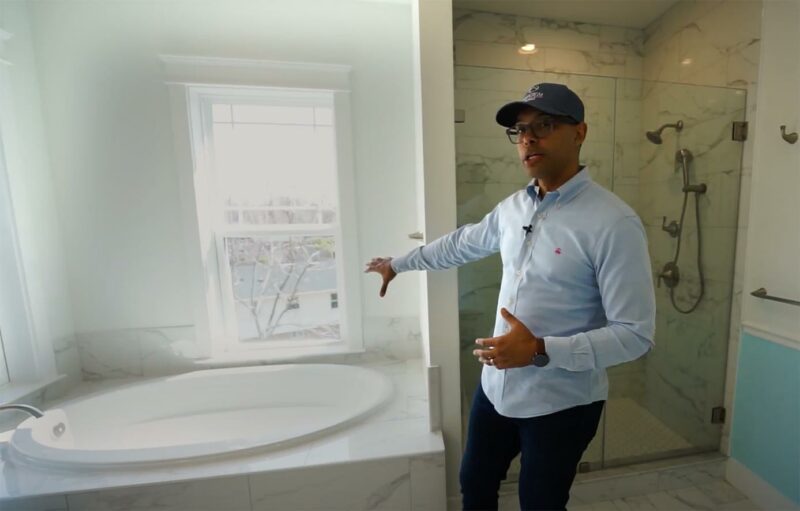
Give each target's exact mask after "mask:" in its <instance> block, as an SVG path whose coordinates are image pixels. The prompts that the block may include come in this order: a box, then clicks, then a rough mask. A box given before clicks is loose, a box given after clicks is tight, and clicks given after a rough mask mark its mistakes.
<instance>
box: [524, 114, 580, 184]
mask: <svg viewBox="0 0 800 511" xmlns="http://www.w3.org/2000/svg"><path fill="white" fill-rule="evenodd" d="M550 122H552V124H553V127H552V132H550V133H549V134H547V135H545V136H543V137H541V138H539V137H536V135H534V134H533V133H532V131H533V130H530V129H528V130H525V132H524V133H523V134H521V135H520V141H519V144H517V152H518V154H519V158H520V160H521V161H522V165H523V166H524V167H525V170H526V171H527V172H528V176H530V177H531V178H548V177H552V176H556V175H559V174H560V173H562V172H563V171H564V170H565V169H567V168H568V167H569V166H570V165H574V164H576V163H577V160H578V154H579V152H580V145H581V144H582V143H583V140H584V139H585V138H586V123H580V124H567V123H565V122H564V121H563V118H559V117H556V116H552V115H549V114H545V113H542V112H540V111H538V110H534V109H533V108H528V109H525V110H523V111H522V112H520V114H519V115H518V116H517V124H530V123H533V124H536V123H550ZM544 131H548V130H547V129H546V128H545V130H544Z"/></svg>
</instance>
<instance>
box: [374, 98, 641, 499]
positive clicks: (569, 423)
mask: <svg viewBox="0 0 800 511" xmlns="http://www.w3.org/2000/svg"><path fill="white" fill-rule="evenodd" d="M496 120H497V122H498V123H499V124H500V125H501V126H504V127H506V133H507V135H508V138H509V140H510V141H511V142H512V143H514V144H515V145H516V147H517V152H518V154H519V158H520V161H521V162H522V165H523V166H524V167H525V170H526V171H527V173H528V176H529V177H530V178H532V180H531V182H530V184H529V185H528V186H527V188H526V189H525V190H520V191H519V192H516V193H514V194H513V195H511V196H510V197H508V198H506V199H504V200H503V201H502V202H501V203H500V204H498V205H497V206H496V207H495V208H494V210H492V211H491V212H490V213H489V214H488V215H486V216H485V217H484V218H483V220H481V221H480V223H477V224H470V225H465V226H462V227H460V228H459V229H458V230H456V231H454V232H452V233H450V234H447V235H445V236H442V237H441V238H439V239H437V240H435V241H433V242H432V243H429V244H428V245H426V246H424V247H420V248H417V249H415V250H412V251H411V252H409V253H408V254H406V255H405V256H402V257H398V258H395V259H392V258H376V259H373V260H372V261H371V262H370V263H368V266H367V270H366V271H367V272H377V273H380V274H381V276H382V277H383V285H382V287H381V291H380V296H381V297H382V296H384V295H385V293H386V289H387V286H388V284H389V282H390V281H391V280H392V279H393V278H394V277H395V276H396V275H397V274H398V273H400V272H404V271H409V270H443V269H446V268H452V267H454V266H460V265H463V264H466V263H468V262H470V261H475V260H477V259H481V258H483V257H486V256H488V255H490V254H492V253H495V252H498V251H499V252H500V253H501V256H502V260H503V277H502V283H501V286H500V297H499V303H498V311H497V318H496V324H495V330H494V337H492V338H489V339H477V340H476V343H477V344H478V345H479V348H477V349H476V350H475V351H474V354H475V356H476V357H478V361H479V362H481V363H482V364H483V365H484V367H483V372H482V375H481V385H479V386H478V389H477V390H476V392H475V396H474V398H473V403H472V410H471V413H470V419H469V430H468V434H467V442H466V448H465V452H464V457H463V460H462V464H461V474H460V477H461V493H462V496H463V507H464V509H476V510H477V509H481V510H483V509H497V500H498V495H497V492H498V489H499V487H500V482H501V481H502V480H503V479H504V478H505V476H506V472H507V470H508V466H509V464H510V462H511V460H512V459H513V458H514V457H515V456H516V455H517V454H519V453H521V454H522V459H521V472H520V476H519V503H520V507H521V508H522V509H547V510H554V509H562V510H563V509H566V504H567V501H568V500H569V490H570V487H571V486H572V482H573V480H574V478H575V472H576V469H577V464H578V462H579V460H580V459H581V456H582V454H583V452H584V451H585V450H586V447H587V446H588V445H589V442H590V441H591V440H592V438H593V437H594V435H595V433H596V432H597V425H598V422H599V420H600V415H601V412H602V409H603V405H604V403H605V400H606V399H607V397H608V377H607V375H606V371H605V368H607V367H610V366H613V365H616V364H620V363H623V362H627V361H631V360H634V359H636V358H639V357H641V356H642V355H644V354H645V353H646V352H647V351H649V350H650V349H651V347H652V346H653V333H654V323H655V297H654V293H653V283H652V280H651V270H650V259H649V256H648V253H647V240H646V238H645V232H644V228H643V227H642V223H641V221H640V220H639V218H638V217H637V216H636V213H634V212H633V210H632V209H631V208H630V207H628V206H627V205H626V204H625V203H624V202H623V201H621V200H620V199H619V198H617V197H616V196H615V195H614V194H613V193H611V192H609V191H607V190H605V189H604V188H602V187H600V186H599V185H597V184H595V183H594V182H593V181H592V180H591V178H590V177H589V173H588V170H587V169H586V168H584V167H582V166H581V165H580V164H579V163H578V161H579V154H580V148H581V144H582V143H583V141H584V139H585V138H586V130H587V126H586V123H585V122H584V106H583V102H582V101H581V100H580V98H579V97H578V96H577V95H576V94H575V93H574V92H573V91H572V90H570V89H569V88H567V87H565V86H563V85H559V84H553V83H541V84H538V85H535V86H534V87H532V88H531V89H530V90H529V91H528V92H527V93H526V94H525V96H524V98H523V99H522V101H516V102H512V103H509V104H507V105H505V106H503V107H502V108H501V109H500V110H499V111H498V112H497V116H496Z"/></svg>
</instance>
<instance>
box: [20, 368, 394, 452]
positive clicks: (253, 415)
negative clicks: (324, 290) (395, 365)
mask: <svg viewBox="0 0 800 511" xmlns="http://www.w3.org/2000/svg"><path fill="white" fill-rule="evenodd" d="M391 392H392V387H391V383H390V382H389V380H388V378H386V377H385V376H383V375H382V374H380V373H378V372H375V371H373V370H370V369H364V368H360V367H354V366H346V365H327V364H301V365H282V366H262V367H244V368H233V369H211V370H204V371H196V372H192V373H187V374H183V375H179V376H170V377H165V378H157V379H154V380H148V381H146V382H142V383H136V384H132V385H128V386H125V387H122V388H120V389H117V390H111V391H108V392H104V393H99V394H94V395H91V396H87V397H84V398H80V399H76V400H73V401H70V402H68V403H66V404H64V406H62V407H61V408H57V409H53V410H47V411H46V412H45V415H44V417H41V418H39V419H34V418H30V419H28V420H26V421H25V422H23V423H22V424H20V425H19V426H18V427H17V429H16V430H15V431H14V433H13V434H12V436H11V439H10V442H9V445H10V447H11V450H12V452H13V453H14V454H15V455H18V456H21V457H22V458H23V459H24V460H27V461H33V462H41V463H45V464H48V465H51V464H56V465H81V466H91V465H94V466H114V465H121V464H126V465H127V464H149V463H163V462H175V461H182V460H187V459H191V458H197V457H202V456H214V455H221V454H226V453H233V452H237V451H244V450H250V449H266V448H269V447H278V446H284V445H286V444H287V443H289V442H292V441H297V440H299V439H304V438H307V437H310V436H312V435H318V434H320V433H322V432H325V431H328V430H331V429H333V428H336V427H340V426H343V425H345V424H348V423H351V422H354V421H356V420H358V419H360V418H363V417H364V416H366V415H367V414H369V413H370V412H371V411H373V410H375V409H376V408H378V407H379V406H380V404H381V403H384V402H386V401H388V398H389V397H390V395H391ZM61 424H63V426H61Z"/></svg>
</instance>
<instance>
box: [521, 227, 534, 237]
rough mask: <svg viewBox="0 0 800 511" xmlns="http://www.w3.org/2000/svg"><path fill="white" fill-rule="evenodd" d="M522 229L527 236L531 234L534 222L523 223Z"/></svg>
mask: <svg viewBox="0 0 800 511" xmlns="http://www.w3.org/2000/svg"><path fill="white" fill-rule="evenodd" d="M522 230H523V231H525V234H524V236H527V235H528V234H530V233H531V232H533V224H529V225H523V226H522Z"/></svg>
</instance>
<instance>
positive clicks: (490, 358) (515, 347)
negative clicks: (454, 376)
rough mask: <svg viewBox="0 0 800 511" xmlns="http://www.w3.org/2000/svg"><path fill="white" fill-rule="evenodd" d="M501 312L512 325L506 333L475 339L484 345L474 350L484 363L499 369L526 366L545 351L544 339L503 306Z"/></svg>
mask: <svg viewBox="0 0 800 511" xmlns="http://www.w3.org/2000/svg"><path fill="white" fill-rule="evenodd" d="M500 314H501V315H502V316H503V319H505V320H506V323H508V326H509V327H510V328H509V329H508V330H507V331H506V333H505V334H503V335H500V336H497V337H492V338H490V339H475V343H476V344H479V345H481V346H483V347H484V349H482V350H480V349H476V350H474V351H473V352H472V354H473V355H475V356H476V357H478V361H479V362H481V363H482V364H486V365H490V366H495V367H496V368H498V369H509V368H512V367H525V366H527V365H529V364H530V363H531V359H532V358H533V355H534V354H536V353H541V352H543V351H544V340H542V339H541V338H540V337H536V336H535V335H533V333H532V332H531V331H530V330H529V329H528V327H526V326H525V325H524V324H523V323H522V321H520V320H518V319H517V318H516V317H514V315H513V314H511V313H510V312H508V310H507V309H506V308H505V307H503V308H502V309H500Z"/></svg>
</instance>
